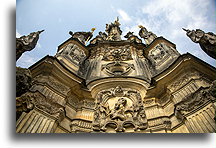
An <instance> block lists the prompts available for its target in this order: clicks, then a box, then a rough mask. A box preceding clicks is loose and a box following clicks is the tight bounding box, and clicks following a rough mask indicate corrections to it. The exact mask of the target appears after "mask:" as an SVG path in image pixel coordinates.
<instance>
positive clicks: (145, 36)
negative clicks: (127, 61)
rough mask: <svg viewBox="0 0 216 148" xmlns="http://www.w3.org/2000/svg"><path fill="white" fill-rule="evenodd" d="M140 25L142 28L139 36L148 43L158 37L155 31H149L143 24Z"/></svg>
mask: <svg viewBox="0 0 216 148" xmlns="http://www.w3.org/2000/svg"><path fill="white" fill-rule="evenodd" d="M138 27H139V28H141V29H140V31H139V36H140V37H141V38H143V39H144V40H145V42H146V44H147V45H149V44H150V43H151V42H152V41H153V40H154V39H156V38H157V36H156V35H155V34H154V33H152V32H150V31H148V30H147V29H146V28H145V27H143V26H142V25H139V26H138Z"/></svg>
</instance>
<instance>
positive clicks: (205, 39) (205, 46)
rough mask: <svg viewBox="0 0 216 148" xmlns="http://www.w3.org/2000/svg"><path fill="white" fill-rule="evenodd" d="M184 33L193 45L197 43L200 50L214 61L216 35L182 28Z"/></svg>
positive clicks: (215, 56) (215, 55) (215, 57)
mask: <svg viewBox="0 0 216 148" xmlns="http://www.w3.org/2000/svg"><path fill="white" fill-rule="evenodd" d="M182 29H183V30H184V31H186V35H187V36H188V37H189V38H190V39H191V40H192V41H193V42H195V43H199V45H200V47H201V48H202V50H203V51H204V52H205V53H206V54H208V55H209V56H210V57H212V58H214V59H216V35H215V34H214V33H212V32H208V33H205V32H204V31H202V30H200V29H196V30H188V29H184V28H182Z"/></svg>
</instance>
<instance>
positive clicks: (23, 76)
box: [16, 67, 32, 97]
mask: <svg viewBox="0 0 216 148" xmlns="http://www.w3.org/2000/svg"><path fill="white" fill-rule="evenodd" d="M31 86H32V75H31V72H30V70H29V69H26V68H21V67H16V97H19V96H21V95H22V94H24V93H25V92H27V91H28V90H29V89H30V87H31Z"/></svg>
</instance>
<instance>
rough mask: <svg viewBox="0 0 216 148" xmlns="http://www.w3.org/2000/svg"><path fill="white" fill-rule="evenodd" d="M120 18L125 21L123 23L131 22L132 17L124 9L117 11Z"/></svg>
mask: <svg viewBox="0 0 216 148" xmlns="http://www.w3.org/2000/svg"><path fill="white" fill-rule="evenodd" d="M117 12H118V14H119V15H120V17H121V18H122V19H123V21H131V18H130V16H129V15H128V14H127V13H126V12H125V11H124V10H122V9H118V10H117Z"/></svg>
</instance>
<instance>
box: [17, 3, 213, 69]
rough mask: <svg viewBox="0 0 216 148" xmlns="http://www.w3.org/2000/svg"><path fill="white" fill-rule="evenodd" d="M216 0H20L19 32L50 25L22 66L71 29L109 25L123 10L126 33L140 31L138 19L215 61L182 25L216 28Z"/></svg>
mask: <svg viewBox="0 0 216 148" xmlns="http://www.w3.org/2000/svg"><path fill="white" fill-rule="evenodd" d="M215 4H216V2H215V0H17V6H16V37H20V36H22V35H27V34H29V33H30V32H34V31H38V30H42V29H45V32H43V33H42V34H41V35H40V39H39V41H38V44H37V46H36V48H35V49H34V50H32V51H30V52H25V53H24V54H23V55H22V57H21V58H20V59H19V60H18V61H17V66H21V67H29V66H31V65H32V64H33V63H35V62H37V61H38V60H40V59H41V58H43V57H44V56H46V55H51V56H53V55H55V53H56V51H57V47H58V45H60V44H61V43H63V42H64V41H65V40H67V39H68V38H70V35H69V34H68V32H69V31H73V32H76V31H90V29H91V28H93V27H95V28H96V30H95V32H94V36H96V35H97V34H98V32H99V31H105V24H107V23H110V22H113V21H114V20H115V19H116V17H117V16H119V19H120V23H121V30H122V31H123V36H124V35H125V34H126V33H127V32H128V31H133V32H134V33H135V34H136V35H138V31H139V28H138V27H137V26H138V25H143V26H145V27H146V28H147V29H148V30H149V31H152V32H154V33H155V34H156V35H157V36H163V37H164V38H166V39H168V40H169V41H171V42H173V43H174V44H176V46H177V50H178V51H179V52H180V53H181V54H184V53H186V52H189V53H191V54H193V55H195V56H197V57H198V58H200V59H202V60H204V61H206V62H207V63H209V64H211V65H213V66H216V62H215V60H214V59H212V58H211V57H209V56H207V55H206V54H205V53H204V52H203V51H202V50H201V48H200V47H199V45H198V44H195V43H193V42H192V41H191V40H190V39H189V38H188V37H187V36H186V35H185V32H184V31H183V30H182V29H181V28H182V27H184V28H188V29H198V28H199V29H202V30H204V31H205V32H214V33H216V24H215V23H216V8H215Z"/></svg>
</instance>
